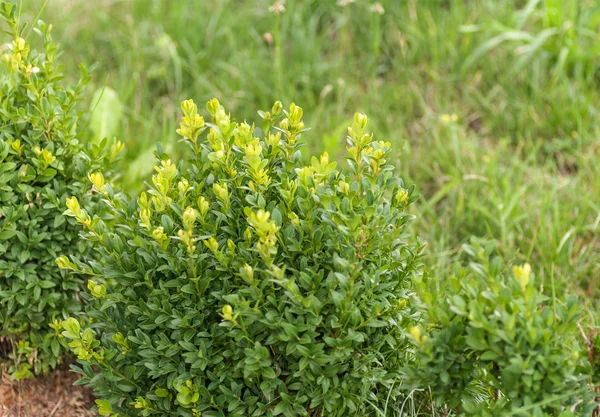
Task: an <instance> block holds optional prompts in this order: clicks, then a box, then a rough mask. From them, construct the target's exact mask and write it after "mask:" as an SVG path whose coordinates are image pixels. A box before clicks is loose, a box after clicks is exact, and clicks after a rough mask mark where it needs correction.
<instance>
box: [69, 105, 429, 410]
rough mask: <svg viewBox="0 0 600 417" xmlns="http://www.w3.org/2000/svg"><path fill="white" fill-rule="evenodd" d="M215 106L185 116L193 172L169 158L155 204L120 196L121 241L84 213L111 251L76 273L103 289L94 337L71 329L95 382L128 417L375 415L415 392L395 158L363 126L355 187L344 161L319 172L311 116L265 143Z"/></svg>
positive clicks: (267, 132) (407, 192)
mask: <svg viewBox="0 0 600 417" xmlns="http://www.w3.org/2000/svg"><path fill="white" fill-rule="evenodd" d="M207 108H208V110H209V112H210V114H211V123H205V121H204V119H203V118H202V116H200V115H199V114H198V111H197V107H196V105H195V104H194V103H193V102H192V101H185V102H184V103H183V105H182V109H183V114H184V116H183V118H182V121H181V126H180V128H179V130H178V133H179V134H180V135H181V136H182V137H183V138H184V141H186V142H187V143H188V144H189V145H190V148H191V157H190V159H189V161H188V162H189V163H188V164H183V163H180V164H178V165H176V164H174V163H172V162H171V161H170V160H169V159H168V157H167V155H166V154H164V153H163V152H162V151H161V150H160V149H159V151H158V152H157V158H158V159H159V161H160V163H159V164H158V165H157V166H156V174H155V175H154V176H153V177H152V186H151V187H150V188H149V189H148V190H147V192H143V193H141V194H140V195H139V197H138V198H137V200H136V199H133V200H129V199H127V198H125V197H122V196H119V195H113V194H112V193H111V192H107V193H104V194H105V198H106V202H107V204H108V205H109V206H110V208H111V211H112V217H113V218H114V220H113V222H114V225H113V227H111V228H107V227H106V225H105V223H104V222H103V221H102V220H101V219H98V218H93V219H92V220H91V222H90V219H89V217H88V216H87V214H85V212H84V211H83V209H82V208H81V207H80V205H79V203H78V201H77V199H75V198H74V199H72V200H70V201H69V203H68V207H69V210H68V211H67V214H68V215H69V216H72V217H75V218H76V219H77V220H79V221H80V222H82V223H83V224H84V225H86V229H87V230H86V232H85V233H84V236H85V237H86V239H88V240H90V241H92V242H93V243H94V245H95V248H96V250H97V251H98V252H99V254H100V255H101V257H100V258H99V259H98V261H94V262H81V261H79V260H77V259H76V258H73V259H68V258H67V257H65V256H63V257H61V258H59V259H58V263H59V264H60V265H61V267H63V268H67V269H73V270H76V271H78V272H79V273H83V274H86V275H88V276H90V280H89V285H88V288H89V289H90V293H91V297H90V298H91V299H90V303H89V309H88V314H89V316H90V317H91V321H92V324H90V325H88V326H81V325H80V323H78V321H77V320H75V319H70V320H69V321H68V322H66V323H65V325H64V328H65V332H64V335H65V336H66V337H67V338H68V339H71V340H72V341H71V343H70V346H71V347H73V349H74V351H75V353H76V354H77V355H78V357H79V359H80V360H81V361H82V362H83V363H84V364H85V365H84V367H83V368H81V369H79V370H80V372H82V373H83V375H84V378H83V379H82V381H81V382H82V383H87V384H90V385H91V386H92V387H93V388H94V389H95V392H96V394H98V395H99V396H100V397H102V398H103V399H104V400H103V401H100V402H99V405H100V408H101V412H102V413H110V414H111V415H122V416H128V415H137V414H136V413H137V412H140V413H141V414H142V415H169V416H199V415H200V414H201V415H202V416H205V417H210V416H225V415H227V416H263V415H265V416H267V415H286V416H298V415H303V416H309V415H310V416H317V415H319V416H321V415H323V416H346V415H350V414H352V415H355V414H358V415H370V414H374V413H375V411H374V410H373V408H372V407H373V406H378V405H381V404H382V403H384V402H385V399H386V398H388V399H389V398H390V397H388V395H391V398H392V400H393V399H395V398H396V397H397V396H398V395H399V392H398V389H397V387H396V388H395V387H394V384H395V383H396V381H397V378H398V377H399V371H400V369H401V367H402V366H403V365H404V363H405V355H406V353H405V347H406V346H407V345H410V340H409V338H407V337H406V334H407V331H406V330H405V329H407V328H408V327H410V324H411V320H410V319H409V313H410V308H409V307H408V305H407V301H406V299H407V297H408V296H409V294H408V293H407V291H406V289H407V288H408V286H409V284H410V279H411V276H412V275H413V274H414V273H415V271H418V268H419V264H420V261H419V255H418V253H419V251H420V247H419V245H418V244H415V243H412V244H411V243H409V242H410V241H411V239H409V237H408V236H407V235H406V233H405V223H406V222H407V221H408V220H409V219H410V217H411V216H410V215H409V214H407V212H406V208H407V206H408V204H409V203H410V202H411V201H412V200H413V197H411V193H412V189H405V188H404V184H403V182H402V180H401V179H400V178H398V176H397V175H396V174H395V173H394V169H393V166H392V165H391V164H389V163H388V161H387V160H388V154H389V152H390V144H389V143H387V142H377V141H374V140H373V137H372V135H371V134H370V133H368V132H367V130H366V128H367V123H368V119H367V117H366V116H365V115H363V114H356V115H355V117H354V123H353V124H352V126H351V127H350V128H349V129H348V132H349V137H348V144H349V148H348V157H347V161H348V163H349V165H350V169H349V172H348V173H347V174H344V173H342V172H341V171H338V170H337V169H336V163H335V162H332V161H330V160H329V157H328V155H327V154H326V153H324V154H323V155H321V156H320V157H319V158H317V157H312V159H311V163H310V165H308V166H303V165H302V164H301V161H302V158H301V154H300V148H301V146H302V142H301V141H300V137H301V135H302V133H303V132H304V131H305V130H306V129H305V128H304V123H303V122H302V114H303V111H302V109H301V108H300V107H298V106H296V105H294V104H292V105H291V106H290V108H289V111H284V110H283V109H282V105H281V103H279V102H277V103H276V104H275V105H274V106H273V108H272V110H271V111H270V112H259V114H260V115H261V116H262V118H263V119H264V122H263V123H262V129H255V127H254V126H251V125H249V124H247V123H236V122H234V121H232V120H231V119H230V117H229V115H228V114H227V113H226V112H225V110H224V108H223V107H222V106H221V105H220V104H219V102H218V101H217V100H216V99H213V100H211V101H209V102H208V104H207ZM205 130H208V134H207V136H206V138H205V139H202V138H201V134H202V132H204V131H205ZM86 222H87V223H86ZM90 365H96V366H97V367H98V369H99V370H100V374H98V375H97V374H95V373H94V372H93V371H92V368H91V367H90ZM134 409H137V410H138V411H135V412H134ZM111 410H112V411H111Z"/></svg>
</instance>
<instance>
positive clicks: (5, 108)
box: [0, 3, 116, 378]
mask: <svg viewBox="0 0 600 417" xmlns="http://www.w3.org/2000/svg"><path fill="white" fill-rule="evenodd" d="M15 11H16V7H15V6H13V5H12V4H10V3H2V4H0V13H1V15H2V16H3V18H4V20H5V21H6V22H7V23H8V26H9V28H10V34H11V35H12V37H13V41H12V44H10V45H9V46H8V48H7V50H6V52H4V54H3V55H2V61H3V63H0V67H1V69H0V336H4V337H5V340H6V339H8V340H10V341H11V349H12V350H13V353H12V354H11V356H13V357H12V360H11V363H12V367H11V368H10V371H11V373H12V375H13V377H14V378H22V377H26V376H29V375H31V373H32V372H35V373H39V372H43V371H45V370H47V369H48V368H49V367H54V366H55V365H56V364H57V361H58V360H59V358H60V356H61V354H62V353H63V352H64V351H66V349H65V348H64V347H63V346H61V344H60V343H59V338H58V337H56V336H57V335H60V321H61V320H62V319H64V318H66V317H67V316H68V315H70V314H73V313H75V312H76V311H78V310H79V309H80V297H79V295H78V292H79V291H80V289H81V284H82V280H81V279H80V278H77V277H75V276H73V275H69V274H66V273H64V271H60V270H59V269H58V268H57V266H56V264H55V262H54V261H55V259H56V257H57V256H58V255H59V254H61V253H67V254H77V255H79V256H83V255H85V254H86V252H87V251H88V245H87V244H86V243H85V242H83V241H81V240H80V239H78V231H79V229H80V226H79V225H78V224H77V222H76V221H74V220H73V219H68V218H65V217H64V216H63V215H62V212H63V211H64V205H65V201H66V199H67V197H69V196H72V195H74V196H77V197H78V198H79V199H82V200H84V201H86V206H88V208H89V210H90V211H93V210H94V208H93V207H94V204H93V203H92V195H91V194H90V193H88V191H89V189H90V182H89V180H88V179H87V178H86V176H87V173H88V172H90V171H91V172H95V170H98V169H99V167H100V162H101V161H102V158H103V154H102V152H100V150H99V149H100V148H97V149H96V150H95V152H94V153H92V155H93V156H89V155H88V154H86V153H85V152H84V148H83V146H82V144H81V142H80V141H79V135H78V130H77V123H78V117H77V114H76V112H75V108H74V107H75V104H76V103H77V101H78V100H79V99H80V97H81V93H82V89H83V86H84V84H85V83H86V81H87V80H88V78H89V76H88V75H87V73H86V72H85V71H84V70H83V71H82V78H81V81H80V82H79V84H77V85H75V86H72V87H65V86H63V84H62V82H61V78H62V75H61V72H60V67H58V66H57V65H56V58H57V57H58V54H59V49H58V47H57V45H56V44H54V43H53V42H52V38H51V36H50V30H51V27H50V26H48V25H46V24H44V23H43V22H39V25H38V26H37V27H36V28H34V31H35V32H37V33H38V34H39V35H40V36H41V39H42V41H43V50H42V51H39V52H38V51H36V50H34V49H32V47H31V46H30V44H29V43H28V42H27V41H26V40H25V39H23V37H22V30H20V29H19V27H18V24H17V22H16V20H15ZM114 150H116V149H113V151H114ZM65 347H66V345H65ZM4 359H7V358H4ZM0 361H3V360H1V359H0Z"/></svg>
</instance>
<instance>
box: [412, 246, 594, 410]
mask: <svg viewBox="0 0 600 417" xmlns="http://www.w3.org/2000/svg"><path fill="white" fill-rule="evenodd" d="M465 250H466V252H467V253H468V254H469V255H470V256H471V257H473V258H475V259H476V262H471V263H470V265H469V268H468V269H467V268H462V267H458V268H457V271H456V275H455V276H454V277H452V278H451V279H450V283H449V289H448V292H447V293H444V294H443V295H440V296H439V297H435V296H433V295H432V294H431V292H430V291H429V290H425V288H424V286H423V285H420V288H421V291H420V293H421V297H422V299H423V301H424V304H425V306H426V307H425V309H426V311H427V313H428V314H427V319H426V321H425V323H424V327H426V330H424V329H423V328H422V327H415V328H413V329H412V330H411V333H412V335H413V340H414V344H415V347H416V352H417V363H418V365H417V366H414V367H412V369H411V371H410V372H409V374H410V378H411V380H412V382H413V383H415V384H417V385H419V386H421V387H429V388H430V390H431V393H432V395H433V398H434V399H435V400H436V401H437V403H438V405H439V406H443V405H445V406H447V407H449V408H450V409H452V410H454V411H456V412H458V413H459V415H463V414H461V413H464V415H478V416H479V415H481V416H508V415H510V416H515V417H518V416H583V415H590V413H591V411H592V410H593V408H594V404H593V402H591V395H590V393H589V391H590V387H589V386H588V377H587V376H586V374H587V375H589V368H590V366H589V365H590V364H589V363H587V359H584V357H583V356H582V355H580V353H581V352H582V348H583V346H581V344H580V340H579V337H580V336H579V330H578V328H577V322H578V320H580V319H581V306H580V304H581V303H580V300H578V299H577V298H576V297H566V300H565V301H564V302H562V301H560V300H555V301H554V302H553V300H552V299H549V298H548V297H546V296H544V295H542V294H541V293H540V292H539V291H538V289H537V288H536V287H535V286H534V276H533V274H532V273H531V267H530V266H529V265H528V264H525V265H523V266H517V267H514V270H513V273H512V274H510V273H507V272H506V268H505V266H504V265H503V263H502V261H501V258H499V257H494V256H493V252H494V245H493V244H487V245H485V246H480V245H478V244H477V245H476V246H465Z"/></svg>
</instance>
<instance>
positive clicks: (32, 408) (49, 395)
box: [0, 366, 97, 417]
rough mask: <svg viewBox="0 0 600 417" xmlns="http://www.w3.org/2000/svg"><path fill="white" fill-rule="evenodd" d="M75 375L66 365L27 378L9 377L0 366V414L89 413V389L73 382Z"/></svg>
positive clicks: (62, 416) (66, 416)
mask: <svg viewBox="0 0 600 417" xmlns="http://www.w3.org/2000/svg"><path fill="white" fill-rule="evenodd" d="M77 379H78V375H77V374H75V373H73V372H71V371H69V369H68V367H66V366H65V367H63V368H60V369H57V370H56V371H54V372H52V373H50V374H48V375H44V376H39V377H36V378H33V379H29V380H26V381H11V380H10V376H9V375H8V374H7V373H6V372H3V371H2V370H0V417H88V416H89V417H91V416H96V415H97V414H96V413H95V412H93V411H91V408H92V406H93V405H94V397H93V395H92V394H91V392H90V390H88V389H87V388H85V387H81V386H77V387H75V386H73V382H75V381H76V380H77Z"/></svg>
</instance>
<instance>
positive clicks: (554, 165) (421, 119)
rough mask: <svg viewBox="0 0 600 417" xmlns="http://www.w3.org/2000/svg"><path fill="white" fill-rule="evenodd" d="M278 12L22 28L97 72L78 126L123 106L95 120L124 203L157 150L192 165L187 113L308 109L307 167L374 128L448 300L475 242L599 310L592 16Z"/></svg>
mask: <svg viewBox="0 0 600 417" xmlns="http://www.w3.org/2000/svg"><path fill="white" fill-rule="evenodd" d="M272 2H273V0H268V1H264V0H255V1H250V0H245V1H243V0H207V1H200V0H198V1H195V0H177V1H172V0H171V1H170V0H129V1H118V0H94V1H84V0H50V1H48V2H47V5H46V7H45V8H44V7H43V5H44V1H42V0H26V1H23V2H22V21H24V22H25V21H31V20H32V19H33V18H35V16H37V15H38V13H39V12H40V10H42V13H41V18H42V19H43V20H44V21H47V22H51V23H53V24H54V27H55V29H54V36H55V39H57V40H58V41H59V42H60V43H61V44H62V46H63V49H64V54H63V56H62V62H63V63H64V64H65V73H66V76H67V78H71V79H74V78H75V77H76V76H77V74H78V70H77V65H78V64H79V63H84V64H86V65H91V64H94V63H97V64H98V66H97V68H96V70H95V72H94V82H93V86H92V88H90V89H89V90H88V93H89V97H88V100H87V102H85V103H82V109H86V108H95V107H96V103H97V99H98V97H99V93H98V91H102V90H103V89H104V88H105V87H107V89H106V90H104V93H105V94H108V93H107V92H109V90H108V88H110V89H112V90H114V92H116V98H115V97H112V101H109V102H108V104H106V103H105V104H106V105H102V106H98V108H96V111H97V112H100V113H101V116H102V117H105V118H107V119H110V120H112V121H114V129H112V128H111V129H112V130H114V132H111V133H114V135H115V136H116V137H117V138H119V139H120V140H122V141H123V142H125V143H126V146H127V156H126V160H127V162H126V164H125V167H124V169H123V171H122V172H123V177H122V182H123V185H124V187H126V188H127V189H134V188H135V184H139V183H140V181H141V180H143V179H145V178H146V177H148V176H149V175H150V173H151V170H152V165H153V157H152V150H153V149H154V148H155V146H156V144H157V143H159V142H160V143H162V144H163V146H164V147H165V148H166V149H167V150H168V152H169V153H171V154H173V155H181V153H182V152H183V149H182V148H179V147H178V145H177V135H176V134H175V129H176V126H177V124H178V119H179V117H180V114H179V103H180V101H181V100H183V99H186V98H193V99H194V100H195V101H196V102H198V103H203V102H205V101H206V100H208V99H210V98H212V97H218V98H219V100H220V101H221V102H222V103H223V104H224V106H225V107H226V108H227V109H228V110H229V111H231V113H232V115H234V116H235V117H236V118H238V119H247V120H248V121H254V120H256V119H257V117H256V110H257V109H268V108H270V106H271V104H272V103H273V102H274V101H276V100H282V101H283V102H284V104H285V105H289V103H290V102H291V101H294V102H295V103H297V104H299V105H301V106H302V107H304V109H305V112H304V113H305V119H306V120H305V121H306V125H307V126H309V127H311V128H312V130H311V131H310V132H309V133H308V134H307V135H306V140H307V141H308V146H309V147H310V149H311V151H313V152H315V153H320V152H321V151H322V150H326V151H328V152H329V153H330V155H335V156H336V157H337V158H339V159H340V160H341V157H342V155H343V152H344V150H343V149H344V139H345V129H346V126H347V125H348V124H349V122H350V119H351V117H352V115H353V113H354V112H355V111H363V112H365V113H367V114H368V115H369V116H370V117H371V119H372V129H373V130H374V132H375V137H376V138H377V139H379V140H387V141H391V142H392V143H393V144H394V145H395V149H396V161H395V162H396V164H397V166H398V168H399V169H400V170H401V172H402V173H403V175H404V176H405V178H406V180H407V182H409V183H415V184H416V185H417V187H418V190H419V194H421V195H422V198H421V200H420V201H419V202H418V203H417V204H416V207H415V214H416V215H417V220H416V224H415V226H416V229H417V233H418V234H419V235H420V236H421V237H422V239H423V240H424V241H426V242H427V243H428V245H429V249H428V255H427V258H426V259H427V265H428V266H429V270H430V275H431V277H432V281H433V282H434V283H436V282H443V279H444V277H445V275H446V274H447V273H448V270H449V266H450V265H451V264H452V262H454V261H455V260H456V259H459V257H460V249H461V245H462V244H463V243H465V242H467V241H468V240H469V239H470V238H471V236H476V237H482V238H488V239H496V240H497V241H498V245H499V247H500V249H501V251H502V253H503V255H504V256H506V257H507V258H508V259H509V260H513V261H514V262H519V263H520V262H525V261H527V262H530V263H531V264H532V266H533V268H534V271H535V272H536V274H537V276H538V280H537V282H538V283H539V284H540V285H541V286H543V287H544V288H545V289H547V290H548V292H549V293H550V292H551V291H552V292H554V293H558V292H563V291H565V290H568V291H570V292H575V293H578V294H581V295H584V296H585V300H586V302H588V303H589V306H590V311H592V310H593V309H594V308H595V305H596V304H595V303H596V300H597V299H598V295H599V292H598V289H597V287H598V281H597V279H598V275H599V274H598V272H599V269H600V268H599V265H600V242H599V240H598V231H599V223H600V197H598V196H600V168H599V166H598V165H599V164H598V161H599V160H600V159H599V157H600V141H599V136H598V134H599V126H598V123H597V119H598V106H599V105H600V104H599V103H600V102H599V98H600V91H599V88H598V87H599V83H598V81H599V80H598V78H599V76H600V75H599V69H600V59H599V54H600V36H599V28H600V5H599V4H598V3H597V2H596V1H595V0H530V1H519V0H469V1H467V0H382V1H380V2H379V3H378V4H379V6H377V5H375V2H374V1H372V0H356V1H354V2H351V1H347V0H346V1H344V0H340V1H337V2H336V1H335V0H288V1H286V2H285V9H286V10H285V12H283V13H281V14H275V13H272V12H270V11H269V7H270V6H271V4H272ZM382 11H383V14H381V12H382ZM94 93H96V94H95V98H94ZM103 97H106V96H103ZM118 102H120V103H122V105H123V113H122V114H120V113H119V111H117V110H118V107H119V105H118ZM454 115H455V116H454Z"/></svg>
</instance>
